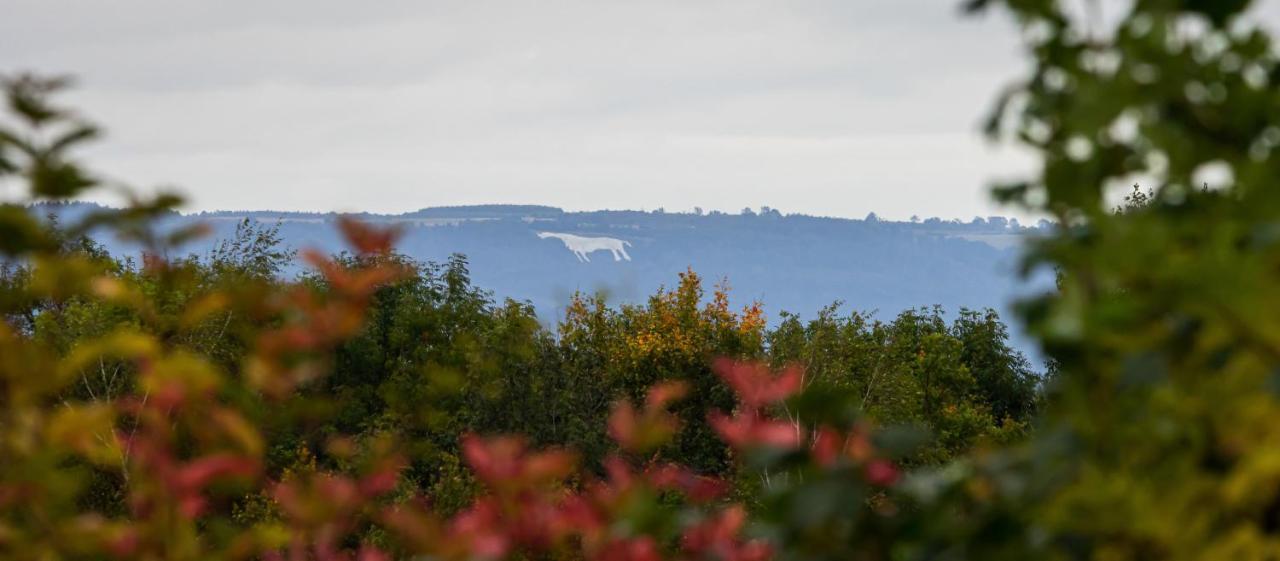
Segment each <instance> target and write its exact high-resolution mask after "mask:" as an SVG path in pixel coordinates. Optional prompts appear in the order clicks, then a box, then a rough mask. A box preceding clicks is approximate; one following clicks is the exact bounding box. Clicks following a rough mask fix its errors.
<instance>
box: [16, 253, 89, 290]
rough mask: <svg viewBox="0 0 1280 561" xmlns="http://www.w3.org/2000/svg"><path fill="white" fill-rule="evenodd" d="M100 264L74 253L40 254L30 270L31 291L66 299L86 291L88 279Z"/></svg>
mask: <svg viewBox="0 0 1280 561" xmlns="http://www.w3.org/2000/svg"><path fill="white" fill-rule="evenodd" d="M101 271H102V266H101V264H99V263H95V262H94V261H92V260H90V259H86V258H84V257H79V256H75V255H59V256H57V257H46V256H40V257H36V259H35V267H33V268H32V271H31V285H30V289H31V292H32V293H34V294H35V295H37V296H42V297H45V298H51V299H54V300H66V299H67V298H70V297H73V296H78V295H81V294H84V293H86V292H88V290H89V283H90V279H92V278H94V277H95V276H97V275H98V274H99V273H100V272H101Z"/></svg>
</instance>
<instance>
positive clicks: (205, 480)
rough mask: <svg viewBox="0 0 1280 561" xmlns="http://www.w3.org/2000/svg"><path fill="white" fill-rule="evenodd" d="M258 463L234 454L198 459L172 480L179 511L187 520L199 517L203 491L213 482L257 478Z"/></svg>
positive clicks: (170, 479)
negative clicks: (236, 478)
mask: <svg viewBox="0 0 1280 561" xmlns="http://www.w3.org/2000/svg"><path fill="white" fill-rule="evenodd" d="M257 473H258V462H257V460H255V459H253V458H246V457H243V456H236V455H232V454H215V455H212V456H206V457H203V458H197V459H195V460H193V461H191V462H188V463H187V464H185V465H183V466H182V467H180V468H178V469H177V471H176V472H174V473H173V475H172V476H171V477H170V478H169V485H170V488H171V490H172V492H173V494H174V496H175V497H176V498H177V501H178V505H179V512H181V513H182V514H183V515H184V516H186V517H187V518H195V517H197V516H199V515H200V514H201V513H202V512H203V511H204V508H205V505H206V502H207V501H206V500H205V498H204V497H203V496H202V492H203V490H204V488H205V487H206V486H208V485H209V484H210V483H212V482H214V481H216V480H219V479H225V478H233V477H238V478H248V477H253V476H255V475H257Z"/></svg>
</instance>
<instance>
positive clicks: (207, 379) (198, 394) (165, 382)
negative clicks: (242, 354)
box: [140, 351, 222, 399]
mask: <svg viewBox="0 0 1280 561" xmlns="http://www.w3.org/2000/svg"><path fill="white" fill-rule="evenodd" d="M140 383H141V389H142V391H143V392H144V393H147V394H152V395H155V394H164V395H166V396H167V397H169V398H172V399H178V398H179V397H183V398H196V399H199V398H202V397H207V396H209V395H211V394H213V392H214V390H216V389H217V388H218V387H219V386H220V385H221V383H222V377H221V376H220V375H219V374H218V371H217V370H216V369H214V367H213V365H211V364H209V362H208V361H206V360H204V359H202V358H200V357H199V356H197V355H194V354H191V353H187V352H183V351H177V352H175V353H172V354H170V355H167V356H164V357H161V358H159V359H158V360H156V361H155V362H154V363H153V364H151V365H149V367H148V368H146V369H144V370H143V372H142V377H141V379H140Z"/></svg>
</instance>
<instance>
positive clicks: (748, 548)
mask: <svg viewBox="0 0 1280 561" xmlns="http://www.w3.org/2000/svg"><path fill="white" fill-rule="evenodd" d="M746 520H747V511H746V510H745V509H743V508H742V505H732V506H730V507H728V508H726V509H724V510H722V511H720V512H719V513H717V514H715V515H714V516H711V517H710V518H707V519H706V520H704V521H702V522H701V523H700V524H698V525H696V526H693V527H692V528H689V529H688V530H686V531H685V533H684V539H683V540H682V543H681V545H683V546H684V549H685V550H686V551H688V552H690V553H693V554H695V555H698V556H701V557H704V558H709V559H718V560H720V561H764V560H765V559H769V558H771V557H772V556H773V549H772V548H771V547H769V545H768V544H766V543H764V542H762V541H759V540H750V541H744V540H742V539H740V537H739V532H740V531H741V530H742V526H743V524H744V523H745V522H746Z"/></svg>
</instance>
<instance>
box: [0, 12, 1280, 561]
mask: <svg viewBox="0 0 1280 561" xmlns="http://www.w3.org/2000/svg"><path fill="white" fill-rule="evenodd" d="M1064 4H1065V3H1062V2H1056V1H1053V0H1018V1H1012V0H1003V1H1002V0H971V1H969V2H966V3H965V6H966V9H967V10H968V11H970V12H978V13H983V12H993V11H994V12H1000V13H1004V14H1008V15H1011V16H1013V17H1014V19H1015V21H1017V22H1018V24H1019V25H1020V27H1021V28H1022V30H1023V31H1024V35H1023V37H1022V40H1023V42H1024V45H1025V51H1026V54H1027V56H1028V57H1029V59H1030V61H1031V63H1032V64H1031V65H1030V70H1029V72H1028V73H1027V75H1026V76H1025V79H1024V80H1023V81H1020V82H1017V83H1015V84H1013V85H1011V86H1010V87H1009V88H1008V89H1007V90H1006V91H1005V93H1004V94H1003V95H1002V96H1001V97H1000V99H999V100H998V102H997V104H996V107H995V109H994V111H993V112H992V117H991V121H990V123H989V126H988V133H989V134H990V135H991V136H992V138H994V139H997V140H1002V141H1007V142H1013V143H1017V144H1018V145H1021V146H1023V147H1026V148H1028V149H1030V150H1032V151H1034V153H1036V154H1037V155H1038V156H1039V158H1040V160H1041V163H1042V166H1041V167H1040V168H1039V169H1038V170H1037V172H1036V173H1034V174H1032V175H1030V176H1028V177H1026V178H1023V179H1021V180H1018V181H1013V182H1009V183H1006V184H1001V185H998V186H996V187H994V188H993V191H992V192H993V195H994V196H995V197H997V198H998V199H999V200H1001V201H1004V202H1005V203H1007V204H1010V205H1014V206H1016V207H1018V208H1020V209H1022V210H1024V211H1028V212H1034V213H1040V214H1043V215H1045V216H1050V217H1052V223H1053V225H1052V226H1051V227H1050V228H1048V229H1047V230H1048V231H1047V232H1045V233H1044V234H1043V235H1042V236H1039V237H1037V238H1035V239H1031V240H1028V241H1027V246H1026V258H1025V259H1024V260H1023V263H1022V272H1023V274H1028V275H1029V274H1034V273H1035V272H1036V271H1042V272H1047V273H1049V274H1052V275H1053V276H1054V277H1055V279H1056V283H1055V289H1054V290H1052V291H1050V292H1048V293H1045V294H1041V295H1034V296H1029V297H1027V298H1025V299H1023V300H1022V301H1020V302H1019V303H1018V306H1017V316H1016V319H1015V321H1017V322H1018V323H1019V324H1020V326H1022V327H1024V328H1025V329H1026V330H1027V331H1028V332H1029V333H1031V334H1032V336H1033V337H1034V339H1035V342H1036V345H1037V347H1038V348H1039V349H1040V350H1041V351H1042V352H1043V353H1045V356H1046V357H1047V358H1048V359H1049V368H1048V371H1047V372H1044V373H1039V374H1037V373H1036V372H1034V371H1033V370H1032V368H1031V367H1029V365H1028V364H1027V361H1026V360H1025V359H1024V358H1023V357H1022V356H1021V355H1020V354H1019V353H1017V352H1014V351H1012V350H1010V348H1009V346H1008V343H1007V339H1008V329H1007V327H1006V326H1005V325H1004V324H1003V323H1002V322H1001V321H1000V319H999V318H997V317H995V315H994V314H992V313H990V312H985V311H958V312H956V315H955V316H954V317H952V318H951V319H947V318H946V317H945V316H944V315H943V314H942V313H941V312H940V311H939V310H935V309H931V308H926V309H918V308H917V309H909V310H906V311H903V312H902V313H900V314H899V315H897V316H896V317H895V318H893V319H891V320H879V321H877V319H875V318H874V317H871V316H868V315H865V314H857V313H855V314H845V313H841V312H838V311H837V310H836V309H834V308H829V309H826V310H823V311H821V312H820V313H817V314H816V315H814V316H812V317H808V318H807V319H801V318H800V317H798V316H790V315H784V316H781V317H779V318H777V320H776V323H774V324H772V327H771V324H770V323H769V322H768V321H766V318H764V316H763V313H762V311H761V308H760V307H759V306H758V305H748V306H746V307H743V306H740V305H739V306H734V305H731V304H730V303H729V302H730V300H729V296H728V293H727V291H726V290H724V289H721V288H718V287H716V286H715V285H714V284H712V285H707V284H706V283H705V282H704V281H703V280H702V279H701V278H700V277H698V276H697V274H696V273H694V272H693V271H686V272H685V273H684V274H683V275H680V276H678V277H676V278H672V279H671V281H670V284H669V285H668V288H666V289H664V290H661V291H659V292H657V293H655V294H652V295H650V297H649V298H648V299H647V300H645V301H643V302H637V303H634V304H629V305H621V306H609V305H605V303H604V301H603V300H602V299H601V298H599V297H595V296H592V295H590V294H580V295H578V296H576V297H575V298H573V300H572V302H571V305H570V306H568V307H567V310H566V311H565V313H564V314H563V316H562V317H561V318H560V319H559V321H558V322H557V323H556V325H555V327H554V328H547V327H544V326H542V325H541V324H540V323H539V322H538V321H537V320H536V318H535V314H534V313H533V310H532V308H531V306H530V305H529V304H527V303H524V302H521V301H514V300H498V299H497V298H496V297H495V296H493V295H492V294H491V293H489V292H487V291H486V290H484V289H483V288H482V287H477V286H475V285H474V284H473V283H472V281H471V275H470V273H469V271H468V264H467V262H466V261H465V259H463V258H461V257H456V258H453V259H451V260H448V261H445V262H441V263H429V262H420V261H417V260H414V259H411V258H408V257H406V256H405V254H403V253H399V252H397V250H396V242H397V240H398V236H399V234H400V233H399V232H397V231H396V229H395V228H389V227H386V226H385V225H370V224H367V223H364V222H361V221H359V220H355V219H344V220H340V221H338V222H337V223H336V224H334V227H335V228H336V232H337V233H336V234H335V235H337V236H341V238H342V239H343V240H344V243H345V244H346V247H348V251H347V252H346V253H341V254H338V255H331V254H330V253H329V252H318V251H313V250H307V249H305V248H304V249H302V250H301V253H299V254H298V255H297V257H298V258H300V259H302V260H303V261H304V262H305V263H307V264H308V268H307V272H306V273H304V274H303V275H301V276H298V277H296V278H295V277H293V276H291V275H282V274H281V273H282V271H283V269H282V268H283V267H284V264H285V263H288V262H290V261H291V260H292V259H294V257H295V256H294V255H293V253H292V251H291V250H288V249H285V246H284V245H282V244H280V243H279V242H280V240H279V231H277V230H274V229H272V228H271V227H263V226H262V225H260V224H258V223H255V222H245V223H242V224H241V225H240V226H239V228H238V229H237V230H236V231H235V232H234V233H233V235H231V236H229V237H224V238H222V239H220V241H218V242H217V243H216V244H215V245H213V246H212V247H211V249H209V250H208V251H207V252H204V253H200V254H197V255H195V256H192V257H187V258H182V257H176V256H175V251H174V248H176V247H181V246H182V244H183V243H185V242H187V241H189V240H190V239H192V238H194V237H198V236H201V235H203V234H206V233H207V231H206V230H205V229H204V228H202V227H201V226H199V225H196V224H191V225H186V226H183V227H181V228H177V229H174V228H162V227H159V226H158V224H157V221H158V220H160V219H162V218H163V217H165V216H170V215H171V213H172V209H173V208H174V207H175V206H176V205H177V204H179V202H180V198H178V197H176V196H174V195H170V194H166V193H161V194H158V195H154V196H148V197H141V196H138V197H136V198H134V199H133V200H131V202H130V204H129V205H128V207H127V208H124V209H121V210H107V209H98V210H95V211H92V212H89V213H87V214H85V215H84V216H80V217H77V218H76V219H75V220H70V221H60V220H48V219H46V218H44V217H42V216H38V215H36V214H35V213H32V212H31V208H32V206H31V205H32V204H38V203H44V202H48V201H63V200H67V199H72V198H75V197H78V196H82V195H84V194H85V193H86V192H88V191H91V190H93V189H101V188H103V187H104V184H106V185H107V186H110V185H111V184H110V183H108V182H107V181H106V180H104V179H101V176H99V175H97V174H95V173H94V172H92V171H90V170H89V168H87V167H85V166H84V165H82V164H81V163H80V162H79V159H78V156H77V154H79V152H78V150H79V148H80V146H81V145H82V144H84V143H85V142H87V141H89V140H92V139H93V138H94V137H96V136H97V133H98V131H97V129H96V128H94V126H93V125H92V124H91V123H90V122H88V121H87V120H85V118H83V117H81V116H80V115H79V114H77V113H75V112H74V111H71V110H70V109H67V108H65V107H62V106H61V105H59V104H58V101H57V100H58V98H57V95H56V94H58V93H59V92H60V91H61V90H63V89H65V87H66V86H67V83H66V81H65V80H62V79H50V78H45V77H40V76H35V75H15V76H11V77H7V78H6V79H5V80H4V86H5V92H6V103H7V105H8V113H9V115H8V116H7V117H6V119H5V121H4V122H3V123H4V124H3V127H0V180H3V181H5V182H7V184H16V185H19V186H20V189H21V191H22V195H21V198H22V200H21V201H17V202H8V203H4V204H0V253H2V254H3V256H4V261H3V274H0V280H2V282H0V314H3V318H4V319H3V321H0V460H2V461H0V557H4V558H17V559H20V558H34V559H92V560H98V559H113V558H114V559H139V560H187V559H191V560H195V559H265V560H283V559H288V560H290V561H303V560H312V559H315V560H323V561H337V560H357V561H382V560H388V559H483V560H489V559H592V560H637V561H658V560H661V559H679V560H718V561H730V560H733V561H763V560H766V559H788V560H791V559H796V560H799V559H804V560H809V559H812V560H829V559H830V560H834V559H857V560H873V561H881V560H883V561H899V560H934V559H940V560H954V559H983V560H991V559H994V560H1002V559H1007V560H1022V559H1051V560H1096V561H1110V560H1116V559H1134V560H1184V559H1185V560H1201V559H1214V560H1216V559H1249V560H1253V559H1256V560H1266V559H1275V558H1277V557H1278V556H1280V456H1278V455H1277V448H1276V443H1277V442H1278V441H1280V423H1277V422H1276V421H1277V420H1278V419H1280V389H1278V388H1280V382H1278V380H1277V372H1280V292H1278V290H1280V190H1277V189H1276V188H1275V186H1274V181H1275V178H1276V177H1280V157H1276V155H1275V153H1274V152H1275V149H1276V148H1277V147H1280V124H1278V123H1280V87H1277V85H1278V84H1280V57H1277V54H1276V49H1275V47H1274V45H1272V43H1271V40H1270V37H1269V35H1268V33H1267V31H1266V30H1265V29H1264V28H1263V27H1262V26H1261V25H1260V24H1258V23H1257V22H1256V21H1254V20H1252V19H1249V16H1248V15H1247V13H1246V11H1247V8H1249V5H1250V4H1251V3H1250V2H1249V1H1248V0H1230V1H1227V0H1223V1H1218V0H1214V1H1202V0H1182V1H1179V0H1149V1H1148V0H1138V1H1136V2H1134V3H1132V5H1131V6H1128V7H1127V9H1128V10H1129V11H1127V12H1124V13H1123V14H1122V15H1118V16H1117V18H1116V21H1115V22H1114V24H1107V25H1103V22H1102V21H1100V20H1098V19H1093V18H1083V19H1082V18H1081V17H1080V16H1079V13H1078V12H1077V11H1076V10H1074V9H1071V8H1070V7H1069V6H1066V5H1064ZM1071 5H1072V6H1074V4H1071ZM1206 170H1211V171H1216V172H1217V173H1213V174H1208V173H1206ZM1224 170H1225V172H1224ZM1206 177H1213V178H1215V179H1214V182H1213V183H1210V182H1209V181H1208V180H1207V179H1206ZM1135 178H1142V179H1143V181H1144V182H1145V186H1143V187H1136V188H1135V187H1131V185H1132V184H1133V181H1134V179H1135ZM1124 192H1128V193H1130V194H1129V197H1128V198H1127V199H1126V200H1124V202H1123V203H1121V204H1119V205H1116V204H1115V203H1116V201H1117V199H1116V198H1115V195H1116V194H1117V193H1120V194H1123V193H1124ZM102 229H106V230H109V231H111V232H114V233H115V234H116V235H118V236H120V237H122V238H123V239H126V240H129V241H130V242H131V243H134V244H136V245H137V246H138V247H140V248H143V251H142V253H141V254H140V257H138V258H136V259H133V258H117V257H113V256H112V255H110V254H109V252H107V251H104V250H103V248H102V247H101V246H99V245H97V244H96V243H95V242H93V241H92V239H91V238H90V237H89V234H90V233H91V232H94V231H98V230H102ZM768 265H769V266H774V267H777V266H779V265H777V264H768Z"/></svg>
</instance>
